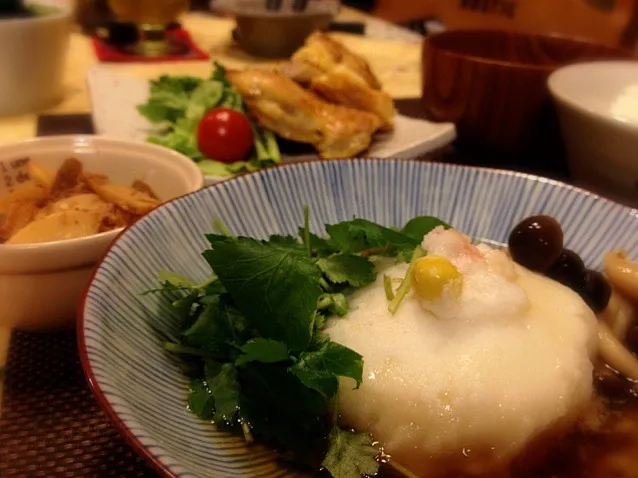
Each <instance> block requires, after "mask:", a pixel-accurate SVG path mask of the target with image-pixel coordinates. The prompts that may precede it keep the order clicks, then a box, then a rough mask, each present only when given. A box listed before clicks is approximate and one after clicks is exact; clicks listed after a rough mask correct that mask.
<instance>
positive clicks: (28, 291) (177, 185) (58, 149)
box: [0, 136, 204, 330]
mask: <svg viewBox="0 0 638 478" xmlns="http://www.w3.org/2000/svg"><path fill="white" fill-rule="evenodd" d="M69 157H75V158H77V159H78V160H80V161H81V162H82V164H83V165H84V167H85V169H86V170H87V171H89V172H92V173H100V174H104V175H106V176H107V177H108V178H109V179H110V180H111V181H113V182H114V183H116V184H131V183H132V182H133V181H134V180H135V179H140V180H143V181H145V182H146V183H148V184H149V186H151V188H152V189H153V190H154V191H155V192H156V194H157V195H158V196H159V197H160V199H162V200H163V201H166V200H170V199H173V198H176V197H178V196H182V195H184V194H187V193H190V192H193V191H196V190H198V189H200V188H201V187H202V186H203V181H204V180H203V177H202V173H201V171H200V170H199V168H198V167H197V165H195V163H193V161H191V160H190V159H189V158H187V157H185V156H182V155H181V154H179V153H176V152H175V151H171V150H169V149H166V148H162V147H159V146H155V145H152V144H146V143H138V142H133V141H126V140H119V139H110V138H105V137H100V136H54V137H48V138H40V139H34V140H30V141H25V142H20V143H14V144H7V145H3V146H0V196H3V195H5V194H7V193H8V192H9V191H10V190H11V189H12V187H13V186H14V185H15V184H18V183H19V182H20V181H24V180H25V179H26V178H27V177H28V176H27V175H26V165H27V161H26V158H29V159H30V160H32V161H35V162H36V163H38V164H40V165H42V166H44V167H46V168H49V169H57V168H58V167H59V166H60V165H61V164H62V162H63V161H64V160H65V159H67V158H69ZM120 232H121V229H118V230H113V231H109V232H105V233H102V234H97V235H94V236H90V237H83V238H78V239H71V240H66V241H57V242H49V243H43V244H25V245H7V244H0V326H8V327H14V328H19V329H23V330H36V329H37V330H50V329H56V328H64V327H67V326H69V327H72V326H74V325H75V316H76V309H77V306H78V303H79V301H80V297H81V295H82V290H83V288H84V286H85V285H86V282H87V280H88V279H89V276H90V274H91V272H92V270H93V268H94V266H95V264H96V263H97V261H98V260H99V259H100V258H101V256H102V255H103V254H104V252H105V251H106V249H107V247H108V245H109V244H110V243H111V241H112V240H113V239H114V238H115V237H116V236H117V235H118V234H119V233H120Z"/></svg>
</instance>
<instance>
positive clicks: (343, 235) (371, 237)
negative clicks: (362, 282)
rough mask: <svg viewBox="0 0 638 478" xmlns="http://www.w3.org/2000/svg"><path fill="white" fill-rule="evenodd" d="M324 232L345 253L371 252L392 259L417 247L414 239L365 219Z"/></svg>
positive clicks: (329, 228) (339, 225)
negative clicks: (400, 252) (398, 253)
mask: <svg viewBox="0 0 638 478" xmlns="http://www.w3.org/2000/svg"><path fill="white" fill-rule="evenodd" d="M326 231H327V232H328V234H329V235H330V242H331V244H333V245H334V247H336V248H337V249H338V250H339V251H341V252H346V253H358V252H362V251H365V250H373V252H374V253H375V254H378V255H387V256H392V257H394V256H396V254H397V252H398V251H400V250H403V249H406V248H409V249H414V248H415V247H416V246H417V245H418V243H417V241H416V240H415V239H414V238H412V237H410V236H407V235H405V234H403V233H401V232H398V231H394V230H392V229H390V228H387V227H383V226H380V225H379V224H376V223H374V222H371V221H368V220H366V219H353V220H352V221H345V222H341V223H339V224H332V225H328V226H326Z"/></svg>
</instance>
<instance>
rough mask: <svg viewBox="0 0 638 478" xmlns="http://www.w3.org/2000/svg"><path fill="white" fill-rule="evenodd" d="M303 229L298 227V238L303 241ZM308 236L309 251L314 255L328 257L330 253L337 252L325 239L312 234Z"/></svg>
mask: <svg viewBox="0 0 638 478" xmlns="http://www.w3.org/2000/svg"><path fill="white" fill-rule="evenodd" d="M304 233H305V232H304V228H303V227H300V228H299V231H298V234H299V237H300V238H301V239H302V240H303V238H304ZM309 235H310V249H311V250H312V251H313V252H314V253H315V255H317V256H319V257H322V256H328V255H330V254H332V253H335V252H339V251H338V250H337V249H336V248H335V247H334V246H333V245H332V244H330V242H329V241H328V240H326V239H323V238H321V237H319V236H317V235H316V234H313V233H312V232H311V233H310V234H309Z"/></svg>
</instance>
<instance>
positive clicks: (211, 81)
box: [137, 63, 281, 176]
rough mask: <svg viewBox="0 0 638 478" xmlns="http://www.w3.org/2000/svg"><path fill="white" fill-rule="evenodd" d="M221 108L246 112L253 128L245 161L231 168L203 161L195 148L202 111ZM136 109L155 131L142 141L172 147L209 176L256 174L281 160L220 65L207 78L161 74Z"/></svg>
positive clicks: (270, 134) (269, 134)
mask: <svg viewBox="0 0 638 478" xmlns="http://www.w3.org/2000/svg"><path fill="white" fill-rule="evenodd" d="M217 107H226V108H232V109H234V110H237V111H240V112H241V113H243V114H246V116H247V117H248V119H249V121H250V122H251V126H252V128H253V136H254V148H253V151H252V152H251V154H250V157H248V158H246V160H245V161H238V162H236V163H232V164H226V163H222V162H220V161H216V160H215V158H206V157H205V156H204V155H203V154H202V153H201V152H200V151H199V148H198V145H197V128H198V125H199V122H200V121H201V119H202V118H203V116H204V115H205V114H206V112H207V111H209V110H211V109H213V108H217ZM137 110H138V111H139V113H140V114H141V115H142V116H144V117H145V118H146V119H147V120H148V121H149V122H150V123H151V124H153V125H155V127H156V131H155V132H154V133H153V134H151V135H150V136H149V137H148V138H147V140H148V141H149V142H151V143H154V144H158V145H160V146H164V147H167V148H170V149H174V150H175V151H178V152H180V153H182V154H184V155H186V156H188V157H189V158H191V159H192V160H193V161H196V162H197V164H198V166H199V167H200V169H201V170H202V172H203V173H204V174H206V175H211V176H231V175H233V174H236V173H240V172H244V171H256V170H258V169H261V168H263V167H266V166H270V165H273V164H277V163H279V162H281V153H280V151H279V146H278V144H277V139H276V137H275V135H274V133H273V132H272V131H268V130H266V129H263V128H261V127H260V126H258V125H257V124H256V123H255V122H254V121H253V120H252V119H251V118H250V117H249V116H248V114H247V110H246V108H245V107H244V102H243V99H242V97H241V95H240V94H239V93H238V92H237V91H236V90H235V89H234V88H233V86H232V85H231V83H230V82H229V81H228V79H227V78H226V70H225V69H224V67H223V66H222V65H220V64H219V63H215V69H214V70H213V73H212V75H211V77H210V78H208V79H206V78H196V77H191V76H169V75H164V76H161V77H159V78H158V79H156V80H152V81H151V82H150V94H149V98H148V100H147V101H146V103H144V104H141V105H138V106H137Z"/></svg>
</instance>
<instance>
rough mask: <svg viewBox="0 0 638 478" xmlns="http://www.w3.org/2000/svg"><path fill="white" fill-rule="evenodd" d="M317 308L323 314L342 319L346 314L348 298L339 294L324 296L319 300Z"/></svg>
mask: <svg viewBox="0 0 638 478" xmlns="http://www.w3.org/2000/svg"><path fill="white" fill-rule="evenodd" d="M317 307H318V308H319V310H320V311H322V312H324V313H325V314H328V315H338V316H339V317H343V316H345V315H346V314H347V313H348V298H347V297H346V296H345V295H343V294H341V293H336V294H324V295H322V296H321V297H320V298H319V303H318V306H317ZM322 328H323V327H322Z"/></svg>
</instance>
